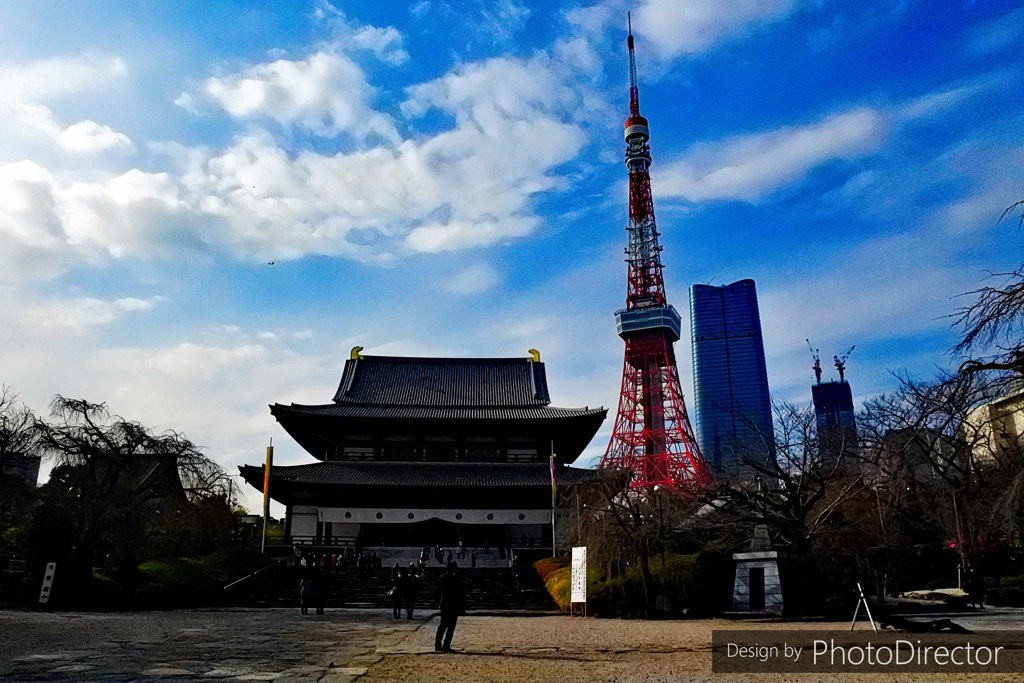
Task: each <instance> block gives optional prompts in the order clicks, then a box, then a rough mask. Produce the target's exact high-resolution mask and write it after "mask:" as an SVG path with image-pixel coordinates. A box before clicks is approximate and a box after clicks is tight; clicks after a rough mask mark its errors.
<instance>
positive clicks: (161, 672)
mask: <svg viewBox="0 0 1024 683" xmlns="http://www.w3.org/2000/svg"><path fill="white" fill-rule="evenodd" d="M142 675H143V676H152V677H154V678H158V677H160V676H170V677H175V676H193V675H195V674H194V673H193V672H192V671H189V670H188V669H177V668H174V667H163V666H161V667H156V668H153V669H146V670H145V671H143V672H142Z"/></svg>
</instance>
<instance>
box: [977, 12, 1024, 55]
mask: <svg viewBox="0 0 1024 683" xmlns="http://www.w3.org/2000/svg"><path fill="white" fill-rule="evenodd" d="M1022 37H1024V9H1015V10H1013V11H1012V12H1007V13H1006V14H1004V15H1002V16H1000V17H998V18H996V19H993V20H992V21H990V22H987V23H985V24H982V25H981V26H978V27H976V28H975V29H974V30H972V31H971V38H970V41H969V44H968V46H969V49H970V50H971V52H973V53H975V54H987V53H990V52H997V51H999V50H1005V49H1007V48H1014V49H1017V48H1019V47H1020V42H1021V38H1022Z"/></svg>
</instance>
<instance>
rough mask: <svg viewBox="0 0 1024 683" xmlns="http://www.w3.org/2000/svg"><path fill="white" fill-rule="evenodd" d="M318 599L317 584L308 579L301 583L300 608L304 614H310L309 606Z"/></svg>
mask: <svg viewBox="0 0 1024 683" xmlns="http://www.w3.org/2000/svg"><path fill="white" fill-rule="evenodd" d="M315 599H316V584H315V583H313V579H311V578H310V577H308V576H307V577H306V578H304V579H302V580H301V581H299V608H300V609H301V611H302V613H303V614H309V606H310V605H311V604H313V601H314V600H315Z"/></svg>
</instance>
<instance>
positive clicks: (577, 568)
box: [569, 545, 587, 602]
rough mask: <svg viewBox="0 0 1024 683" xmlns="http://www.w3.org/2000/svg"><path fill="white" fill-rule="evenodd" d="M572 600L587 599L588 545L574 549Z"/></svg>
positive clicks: (571, 585) (571, 582)
mask: <svg viewBox="0 0 1024 683" xmlns="http://www.w3.org/2000/svg"><path fill="white" fill-rule="evenodd" d="M569 585H570V587H571V596H570V598H569V599H570V600H571V601H572V602H586V601H587V546H585V545H584V546H578V547H575V548H573V549H572V580H571V581H570V584H569Z"/></svg>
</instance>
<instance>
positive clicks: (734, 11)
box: [633, 0, 800, 59]
mask: <svg viewBox="0 0 1024 683" xmlns="http://www.w3.org/2000/svg"><path fill="white" fill-rule="evenodd" d="M799 4H800V2H799V0H731V1H729V2H722V1H721V0H689V1H688V2H679V0H648V1H647V2H646V3H644V4H643V5H641V6H640V8H639V9H637V10H636V12H635V14H634V15H633V16H634V18H635V19H634V21H635V23H634V28H635V29H636V32H637V33H638V34H641V35H643V36H644V38H646V39H648V40H650V41H652V42H653V43H654V45H655V47H656V49H657V51H658V52H659V55H660V56H661V57H662V58H663V59H671V58H674V57H677V56H679V55H692V54H698V53H701V52H705V51H707V50H709V49H711V48H713V47H715V46H716V45H718V44H720V43H723V42H726V41H729V40H736V39H739V38H742V37H744V36H746V35H748V34H749V33H750V32H752V31H753V30H755V29H757V28H760V27H764V26H767V25H770V24H773V23H776V22H779V21H782V20H783V19H785V18H787V17H788V16H790V15H791V14H793V13H794V12H795V11H796V9H797V7H798V6H799Z"/></svg>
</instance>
